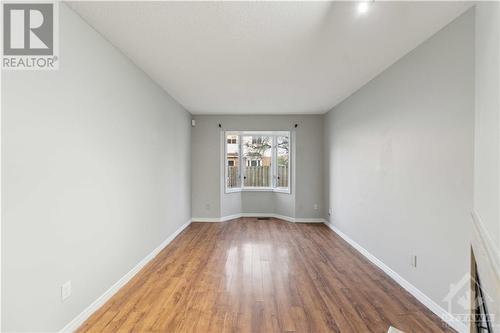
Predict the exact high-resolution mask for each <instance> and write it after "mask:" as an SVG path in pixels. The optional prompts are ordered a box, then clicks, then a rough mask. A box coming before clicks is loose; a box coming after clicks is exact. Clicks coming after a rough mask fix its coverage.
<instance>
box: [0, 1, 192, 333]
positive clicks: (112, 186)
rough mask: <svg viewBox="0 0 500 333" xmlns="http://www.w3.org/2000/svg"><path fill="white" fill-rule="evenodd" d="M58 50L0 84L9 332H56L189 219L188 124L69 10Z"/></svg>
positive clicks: (4, 308) (5, 302)
mask: <svg viewBox="0 0 500 333" xmlns="http://www.w3.org/2000/svg"><path fill="white" fill-rule="evenodd" d="M60 48H61V55H60V59H61V63H60V69H59V70H58V71H47V72H43V71H24V72H21V71H20V72H3V73H2V75H3V82H2V83H3V84H2V171H3V174H2V177H3V187H2V199H3V202H2V204H3V210H2V214H3V216H2V222H3V225H2V227H3V230H2V291H3V294H2V319H3V328H2V329H3V330H4V331H30V332H34V331H38V332H40V331H45V332H54V331H58V330H60V329H61V328H62V327H63V326H64V325H66V324H67V323H68V322H69V321H70V320H72V319H73V318H74V317H75V316H76V315H77V314H79V313H80V312H81V311H83V310H84V308H85V307H87V306H88V305H89V304H90V303H91V302H93V301H94V300H95V299H96V298H97V297H98V296H100V295H101V294H102V293H103V292H104V291H106V290H107V289H108V288H109V287H110V286H111V285H112V284H114V283H115V282H116V281H117V280H118V279H119V278H121V277H122V276H123V275H125V273H127V272H128V271H129V270H130V269H131V268H132V267H134V266H135V265H136V264H137V263H138V262H139V261H140V260H141V259H143V258H144V257H145V256H146V255H147V254H149V253H150V252H151V251H152V250H153V249H154V248H156V247H157V246H158V245H160V244H161V242H162V241H163V240H165V239H166V238H167V237H168V236H169V235H171V234H172V233H173V232H174V231H175V230H177V229H178V228H179V227H180V226H181V225H182V224H184V223H186V222H187V221H188V220H189V219H190V216H191V204H190V201H191V192H190V188H191V184H190V164H191V163H190V145H191V142H190V141H191V139H190V130H191V127H190V114H189V113H187V112H186V111H184V110H183V109H182V108H181V107H180V106H179V105H178V104H177V103H176V102H175V101H173V100H172V99H171V98H170V97H169V96H168V95H166V94H165V93H164V92H163V91H162V90H161V89H159V88H158V87H157V86H156V85H155V84H154V83H153V82H152V81H151V80H150V79H149V78H148V77H146V76H145V75H144V74H143V72H141V71H140V70H139V69H137V68H136V67H135V66H134V65H133V64H131V63H130V62H129V61H128V60H127V59H125V58H124V57H123V56H122V55H121V54H120V53H119V52H118V51H117V50H116V49H114V48H113V47H112V46H111V45H110V44H109V43H108V42H106V41H105V40H104V39H103V38H101V37H100V36H99V35H98V34H97V33H96V32H95V31H94V30H92V29H91V28H90V27H89V26H88V25H87V24H86V23H84V22H83V21H82V20H81V19H80V18H79V17H78V16H77V15H76V14H75V13H73V12H72V11H71V10H70V9H68V7H66V5H64V4H61V5H60ZM68 280H71V281H72V285H73V294H72V296H71V297H70V298H69V299H68V300H67V301H65V302H62V301H61V298H60V294H61V289H60V288H61V285H62V284H63V283H64V282H66V281H68Z"/></svg>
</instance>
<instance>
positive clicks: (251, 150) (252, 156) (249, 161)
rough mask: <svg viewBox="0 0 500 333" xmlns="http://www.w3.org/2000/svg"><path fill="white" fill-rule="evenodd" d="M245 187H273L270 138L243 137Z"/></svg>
mask: <svg viewBox="0 0 500 333" xmlns="http://www.w3.org/2000/svg"><path fill="white" fill-rule="evenodd" d="M241 140H242V143H243V156H242V157H243V170H244V171H243V172H244V173H243V179H244V180H243V186H245V187H271V159H272V154H271V146H272V142H273V140H272V137H270V136H243V137H242V138H241Z"/></svg>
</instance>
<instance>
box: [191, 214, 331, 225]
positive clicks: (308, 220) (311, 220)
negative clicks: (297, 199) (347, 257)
mask: <svg viewBox="0 0 500 333" xmlns="http://www.w3.org/2000/svg"><path fill="white" fill-rule="evenodd" d="M240 217H272V218H276V219H280V220H285V221H288V222H297V223H324V222H326V220H325V219H323V218H317V217H310V218H304V217H290V216H285V215H280V214H273V213H240V214H233V215H228V216H223V217H193V219H192V220H193V222H226V221H230V220H234V219H238V218H240Z"/></svg>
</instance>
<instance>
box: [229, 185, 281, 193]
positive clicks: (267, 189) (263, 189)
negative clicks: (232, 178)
mask: <svg viewBox="0 0 500 333" xmlns="http://www.w3.org/2000/svg"><path fill="white" fill-rule="evenodd" d="M238 192H276V193H285V194H290V193H291V191H290V189H289V188H272V187H245V188H233V189H226V194H229V193H238Z"/></svg>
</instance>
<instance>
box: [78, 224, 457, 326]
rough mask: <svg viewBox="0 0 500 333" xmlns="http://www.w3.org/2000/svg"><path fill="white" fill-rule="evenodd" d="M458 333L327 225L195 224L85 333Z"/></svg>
mask: <svg viewBox="0 0 500 333" xmlns="http://www.w3.org/2000/svg"><path fill="white" fill-rule="evenodd" d="M390 325H392V326H394V327H396V328H398V329H400V330H403V331H405V332H425V333H430V332H453V331H452V330H451V329H449V328H446V327H445V326H444V324H443V323H442V322H441V320H440V319H439V318H438V317H436V316H435V315H433V314H432V313H431V312H430V311H429V310H427V308H425V307H424V306H423V305H421V304H420V303H419V302H418V301H417V300H416V299H415V298H414V297H413V296H411V295H410V294H408V293H407V292H406V291H404V290H403V289H402V288H401V287H400V286H399V285H397V284H396V283H395V282H393V281H392V280H391V279H390V278H389V277H388V276H387V275H385V273H383V272H382V271H381V270H379V269H378V268H377V267H376V266H374V265H372V264H371V263H370V262H369V261H367V260H366V259H365V258H364V257H363V256H361V255H360V254H359V253H358V252H356V250H354V249H353V248H351V247H350V246H349V245H348V244H347V243H346V242H344V241H343V240H342V239H341V238H340V237H338V236H337V235H336V234H335V233H334V232H333V231H331V230H330V229H329V228H328V227H327V226H325V225H323V224H301V223H289V222H285V221H281V220H277V219H271V220H257V219H255V218H241V219H238V220H233V221H229V222H224V223H192V224H191V225H190V226H189V227H188V228H187V229H186V230H184V232H183V233H182V234H180V235H179V236H178V237H177V238H176V239H175V240H174V241H173V242H172V243H171V244H170V245H169V246H167V247H166V248H165V249H164V250H163V251H162V252H161V253H160V254H159V255H158V256H157V257H156V258H155V259H154V260H153V261H152V262H150V263H149V264H148V265H147V266H146V267H145V268H144V269H143V270H142V271H141V272H140V273H139V274H138V275H136V276H135V277H134V278H133V279H132V280H131V281H130V282H129V283H128V284H127V285H126V286H125V287H124V288H122V289H121V290H120V291H119V292H118V293H117V294H116V295H115V296H114V297H113V298H111V300H110V301H108V302H107V303H106V304H105V305H104V306H103V307H102V308H101V309H100V310H98V311H97V312H96V313H95V314H94V315H92V317H91V318H89V320H87V322H86V323H84V324H83V325H82V327H80V329H79V332H203V333H205V332H252V333H254V332H380V333H381V332H384V333H385V332H387V330H388V328H389V326H390Z"/></svg>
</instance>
